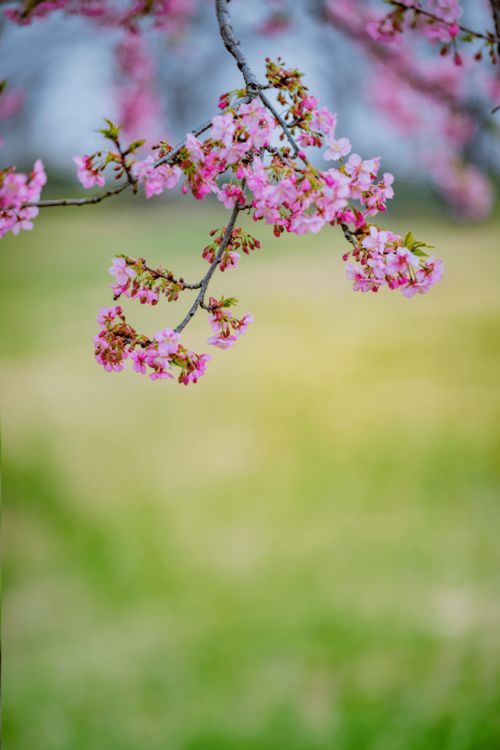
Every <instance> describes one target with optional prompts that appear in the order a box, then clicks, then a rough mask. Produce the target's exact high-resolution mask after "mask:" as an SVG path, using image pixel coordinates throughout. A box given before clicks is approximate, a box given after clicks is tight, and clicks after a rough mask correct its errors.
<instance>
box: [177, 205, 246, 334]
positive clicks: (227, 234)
mask: <svg viewBox="0 0 500 750" xmlns="http://www.w3.org/2000/svg"><path fill="white" fill-rule="evenodd" d="M240 210H241V209H240V207H239V206H238V204H236V206H235V207H234V208H233V212H232V214H231V218H230V219H229V224H228V225H227V227H226V229H225V231H224V236H223V237H222V241H221V243H220V245H219V249H218V251H217V255H216V256H215V258H214V260H213V262H212V263H211V264H210V268H209V269H208V271H207V272H206V274H205V276H204V277H203V278H202V280H201V282H200V291H199V294H198V296H197V297H196V299H195V301H194V302H193V304H192V305H191V307H190V309H189V312H188V314H187V315H186V317H185V318H184V320H183V321H182V322H181V323H179V325H178V326H177V328H176V329H175V330H176V331H177V333H180V332H181V331H182V330H183V328H185V327H186V326H187V324H188V323H189V321H190V320H191V318H192V317H193V315H194V314H195V312H196V311H197V309H198V308H199V307H204V306H205V293H206V291H207V287H208V285H209V283H210V279H211V278H212V276H213V275H214V271H215V269H216V268H217V266H218V265H219V263H220V262H221V259H222V255H223V253H224V250H225V249H226V247H227V246H228V243H229V240H230V239H231V235H232V233H233V229H234V225H235V223H236V219H237V217H238V214H239V212H240Z"/></svg>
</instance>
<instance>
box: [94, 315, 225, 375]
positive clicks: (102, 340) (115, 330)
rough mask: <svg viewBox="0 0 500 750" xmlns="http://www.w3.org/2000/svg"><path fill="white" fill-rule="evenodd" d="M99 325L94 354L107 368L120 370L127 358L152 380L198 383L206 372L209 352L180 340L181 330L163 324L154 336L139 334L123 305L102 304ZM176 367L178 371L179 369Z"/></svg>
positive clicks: (136, 369) (135, 368)
mask: <svg viewBox="0 0 500 750" xmlns="http://www.w3.org/2000/svg"><path fill="white" fill-rule="evenodd" d="M97 322H98V324H99V326H100V329H99V332H98V333H97V335H96V336H95V338H94V345H95V358H96V361H97V363H98V364H100V365H101V366H102V367H103V368H104V369H105V370H106V372H120V371H122V370H124V369H125V364H126V361H127V360H128V359H130V361H131V362H132V366H133V369H134V370H135V372H138V373H140V374H141V375H146V374H147V375H149V377H150V379H151V380H164V379H170V380H171V379H173V378H174V375H175V374H177V380H178V382H179V383H182V384H183V385H188V384H189V383H196V382H198V379H199V378H200V377H202V375H204V374H205V370H206V366H207V363H208V361H209V359H210V357H209V355H208V354H196V353H195V352H192V351H190V350H188V349H186V347H184V346H183V345H182V344H181V343H180V340H181V336H180V333H177V332H176V331H174V330H173V329H171V328H164V329H162V330H161V331H158V332H157V333H155V334H154V336H153V337H152V338H148V337H146V336H144V335H139V334H137V332H136V331H135V330H134V328H132V326H130V325H129V324H128V323H127V321H126V319H125V314H124V312H123V309H122V308H121V307H120V306H119V305H116V306H114V307H102V308H101V310H100V311H99V315H98V317H97ZM176 371H177V372H176Z"/></svg>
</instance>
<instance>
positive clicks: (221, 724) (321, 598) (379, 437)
mask: <svg viewBox="0 0 500 750" xmlns="http://www.w3.org/2000/svg"><path fill="white" fill-rule="evenodd" d="M48 28H50V27H48ZM22 31H23V30H21V32H22ZM30 33H31V32H30ZM33 33H34V32H33ZM16 43H17V42H16ZM306 65H307V60H306ZM47 85H49V84H47ZM223 88H224V89H225V88H228V87H227V86H226V87H223ZM96 96H97V94H96ZM77 99H78V97H77V96H76V97H74V99H71V98H68V100H67V104H66V110H65V111H69V109H70V108H71V106H72V104H71V102H73V101H77ZM98 100H99V98H98V96H97V101H98ZM75 106H76V105H75ZM95 106H96V107H97V104H95ZM78 112H79V110H78V107H76V110H75V112H74V118H75V122H76V119H78ZM67 116H68V117H69V114H68V115H67ZM25 117H28V115H25ZM26 127H27V128H28V123H27V124H26ZM31 128H32V129H34V128H33V124H31ZM368 130H369V128H366V127H365V130H364V131H363V128H361V129H360V131H359V132H360V137H361V136H362V133H363V132H366V133H368ZM26 132H28V131H26ZM44 132H45V135H46V138H47V139H48V140H49V141H52V144H53V145H52V148H53V147H54V143H53V142H54V141H55V140H56V139H57V137H58V134H57V131H56V130H54V129H50V128H48V127H46V128H45V131H44ZM37 137H40V136H37ZM28 142H29V143H33V142H32V141H30V140H28ZM35 145H36V142H35ZM389 146H390V143H389ZM389 146H388V147H387V148H388V149H389ZM68 148H69V147H68ZM395 148H396V149H397V148H400V146H395ZM28 154H29V150H28ZM402 159H403V161H404V155H403V156H402ZM52 168H53V172H54V175H55V176H57V174H59V173H58V172H57V164H56V163H55V162H54V163H53V167H52ZM423 194H424V193H423V191H422V188H417V187H415V186H414V185H413V184H407V185H403V188H402V190H400V196H401V197H400V198H399V200H398V201H397V202H396V204H395V206H394V208H393V209H391V211H390V212H389V214H388V217H387V219H384V221H386V223H387V224H389V223H390V225H391V227H393V228H394V229H395V230H396V231H400V232H401V233H403V232H405V231H407V230H408V229H412V230H413V232H414V234H415V236H416V237H417V238H419V239H423V240H426V241H427V242H429V243H430V244H433V245H435V246H436V254H437V255H438V256H439V257H442V258H443V259H444V261H445V266H446V274H445V277H444V279H443V282H442V283H441V284H440V285H439V286H437V287H436V288H435V289H434V290H433V291H432V292H431V293H430V294H429V295H426V296H424V297H418V298H415V299H413V300H407V299H405V298H403V297H402V296H401V295H399V294H396V293H386V294H380V295H360V294H355V293H353V292H352V291H351V289H350V285H349V283H348V282H347V281H346V279H345V278H344V269H343V264H342V261H341V254H342V252H343V251H344V249H345V245H344V240H343V238H342V236H341V234H340V233H339V232H337V231H330V232H327V231H324V232H323V233H322V234H321V235H319V236H314V237H286V238H281V239H280V240H275V239H274V238H272V236H271V235H270V233H269V232H268V231H267V230H266V229H265V228H264V227H262V226H260V225H258V226H257V225H255V226H254V227H253V231H254V233H255V234H256V236H258V237H259V238H260V239H261V240H262V245H263V246H262V249H261V250H260V251H258V252H257V253H255V254H254V255H253V256H252V257H250V258H247V257H244V258H243V259H242V261H241V264H240V268H239V269H238V270H237V271H233V272H228V273H225V274H223V275H222V274H218V275H217V277H216V279H215V282H214V289H215V290H216V291H217V292H219V293H225V294H231V295H235V296H237V297H238V298H239V299H240V301H241V303H240V309H241V310H242V311H243V312H245V311H247V310H248V311H250V312H252V313H253V314H254V317H255V324H254V325H253V326H251V327H250V329H249V331H248V333H247V335H246V336H245V337H244V338H243V339H242V340H241V341H240V342H239V343H238V345H237V346H236V347H235V348H234V349H233V350H231V351H228V352H215V354H214V355H213V360H212V362H211V363H210V366H209V369H208V371H207V375H206V377H205V378H204V379H203V380H202V381H200V383H198V384H197V385H196V386H191V387H189V388H184V387H181V386H178V385H176V384H175V383H169V382H162V381H160V382H150V381H148V380H147V379H142V378H140V377H139V376H137V375H136V374H134V373H131V372H124V373H121V374H118V375H110V374H107V373H105V372H103V371H102V370H101V369H100V368H98V367H97V366H96V365H95V364H94V361H93V356H92V337H93V335H94V334H95V331H96V323H95V316H96V311H97V309H98V307H100V306H101V305H107V304H110V301H111V297H110V291H109V286H108V284H109V278H108V277H107V268H108V266H109V263H110V259H111V257H112V255H113V254H114V253H116V252H125V253H128V254H130V255H132V256H137V255H142V254H144V255H147V257H148V260H149V261H151V263H152V264H154V263H160V262H163V263H165V264H166V265H167V266H168V267H169V268H170V267H171V268H172V270H174V271H177V270H179V271H180V272H181V273H183V274H185V276H186V278H197V277H198V276H199V275H200V272H201V270H202V269H203V268H204V267H205V264H204V261H202V260H201V258H200V251H201V248H203V246H204V245H205V244H206V238H207V235H208V231H209V230H210V229H212V228H215V227H218V226H220V225H221V224H223V223H224V220H225V215H224V212H223V211H221V208H220V206H219V205H215V204H214V203H210V201H208V202H206V203H203V204H201V205H199V204H195V203H194V201H193V200H192V199H190V198H184V199H182V200H179V199H174V200H171V201H170V202H168V201H162V200H159V201H152V202H150V203H147V204H146V203H145V202H144V201H142V200H136V201H130V200H129V199H128V198H127V197H123V199H120V200H117V201H116V202H115V203H114V204H107V205H106V204H103V205H102V206H97V207H88V208H83V209H67V210H62V209H48V210H46V211H45V212H42V213H41V215H40V216H39V217H38V219H37V223H36V229H35V231H34V232H32V233H22V234H21V235H20V236H18V237H11V238H8V239H6V240H4V242H3V246H4V247H3V260H2V274H1V285H2V290H1V297H0V299H1V302H0V304H1V306H2V320H3V336H2V342H1V353H2V361H3V368H2V412H3V466H4V475H3V487H4V493H5V502H4V529H3V538H4V548H5V549H4V591H5V597H4V654H5V657H4V664H5V666H4V676H5V680H4V685H5V689H4V704H5V711H4V715H5V719H4V722H5V723H4V736H5V741H6V746H7V747H8V748H9V750H32V749H33V748H40V750H103V749H105V750H137V748H144V749H147V750H166V749H167V748H168V750H246V749H247V748H248V750H250V748H252V749H253V748H259V750H277V749H278V748H280V750H281V749H285V748H286V750H316V749H317V750H361V749H363V750H364V749H365V748H367V749H369V750H496V748H498V747H500V718H499V717H500V643H499V637H498V633H499V627H500V600H499V593H500V592H499V571H500V544H499V532H500V523H499V522H500V506H499V500H500V492H499V487H500V481H499V480H500V476H499V475H500V462H499V449H500V392H499V380H500V344H499V341H500V294H499V278H500V255H499V253H498V249H499V248H498V245H499V242H498V238H499V229H500V218H499V216H498V213H496V214H494V215H493V216H492V217H491V218H490V219H489V220H487V221H485V222H483V223H481V224H477V223H471V224H463V223H460V222H458V221H457V220H456V219H452V218H450V217H449V216H448V215H447V214H446V213H445V212H444V211H443V209H442V207H441V206H440V205H439V204H437V203H436V202H434V201H433V200H429V198H428V197H427V199H425V198H423V197H422V196H423ZM188 304H189V301H188V300H187V299H184V300H183V301H179V302H178V303H176V304H175V305H167V304H166V303H164V304H162V305H159V306H158V307H156V308H153V309H150V310H144V309H142V308H140V309H138V306H136V305H133V304H132V303H130V305H129V313H130V315H131V316H132V317H131V320H133V322H137V323H138V324H139V323H141V324H143V326H144V328H145V330H157V329H158V328H160V327H162V326H164V325H168V324H175V323H176V322H177V321H178V319H180V317H181V316H182V313H183V311H184V308H185V307H187V305H188ZM186 336H188V338H189V343H190V345H192V346H193V348H195V350H196V349H197V347H198V349H200V350H202V351H203V349H204V345H205V339H206V336H207V330H206V323H205V321H203V320H201V319H200V320H196V321H195V322H193V323H192V324H191V325H190V327H189V328H188V329H187V331H186Z"/></svg>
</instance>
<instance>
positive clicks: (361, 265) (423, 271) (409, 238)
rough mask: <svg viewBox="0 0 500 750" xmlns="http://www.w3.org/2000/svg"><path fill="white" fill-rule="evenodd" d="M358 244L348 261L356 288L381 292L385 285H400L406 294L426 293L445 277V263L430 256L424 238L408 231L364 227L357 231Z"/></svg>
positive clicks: (351, 278) (347, 258)
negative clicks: (416, 237) (350, 259)
mask: <svg viewBox="0 0 500 750" xmlns="http://www.w3.org/2000/svg"><path fill="white" fill-rule="evenodd" d="M355 237H356V244H355V248H354V250H353V251H352V252H350V253H346V254H345V255H344V256H343V259H344V261H348V260H349V258H350V257H351V258H352V260H354V263H347V266H346V268H347V277H348V278H349V279H350V280H351V281H352V282H353V289H354V291H359V292H378V291H379V289H380V288H381V287H383V286H386V287H388V288H389V289H400V290H401V291H402V293H403V294H404V296H405V297H413V296H414V295H415V294H425V293H426V292H428V291H429V289H430V288H431V287H432V286H434V284H436V283H437V282H438V281H440V280H441V277H442V275H443V263H442V261H440V260H435V259H434V258H433V257H429V256H428V255H427V253H426V251H425V249H424V248H427V247H428V245H426V244H425V243H423V242H418V241H416V240H415V239H414V237H413V235H412V233H411V232H408V234H407V235H406V237H405V238H404V239H403V238H402V237H400V236H399V235H398V234H394V233H393V232H389V231H386V230H384V229H380V228H379V227H376V226H374V225H370V227H364V228H363V229H362V230H358V231H357V232H356V234H355Z"/></svg>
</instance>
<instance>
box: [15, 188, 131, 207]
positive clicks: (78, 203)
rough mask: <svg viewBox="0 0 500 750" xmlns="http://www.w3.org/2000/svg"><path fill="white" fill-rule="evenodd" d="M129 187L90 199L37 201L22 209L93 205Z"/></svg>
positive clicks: (26, 204) (25, 205) (109, 191)
mask: <svg viewBox="0 0 500 750" xmlns="http://www.w3.org/2000/svg"><path fill="white" fill-rule="evenodd" d="M128 187H130V182H125V183H124V184H123V185H120V186H119V187H117V188H115V189H114V190H108V191H107V192H106V193H101V194H100V195H93V196H92V197H90V198H57V199H55V200H44V201H37V202H36V203H25V204H24V205H23V208H31V207H37V208H52V207H53V206H90V205H92V204H94V203H101V201H104V200H106V199H107V198H111V197H112V196H113V195H118V193H122V192H123V191H124V190H126V189H127V188H128Z"/></svg>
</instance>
